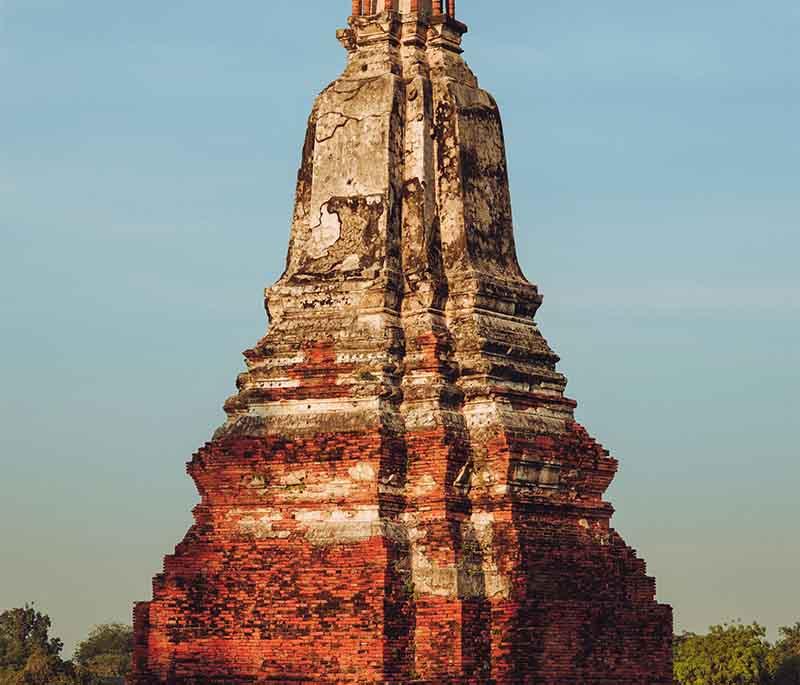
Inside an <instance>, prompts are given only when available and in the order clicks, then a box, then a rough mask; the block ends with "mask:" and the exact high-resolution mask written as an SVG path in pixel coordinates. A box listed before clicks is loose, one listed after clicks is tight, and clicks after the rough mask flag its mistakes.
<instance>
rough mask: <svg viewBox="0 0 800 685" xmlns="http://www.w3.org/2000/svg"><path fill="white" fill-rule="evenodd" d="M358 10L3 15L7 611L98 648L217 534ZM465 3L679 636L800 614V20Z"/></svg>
mask: <svg viewBox="0 0 800 685" xmlns="http://www.w3.org/2000/svg"><path fill="white" fill-rule="evenodd" d="M499 6H502V11H499V12H498V11H497V8H498V7H499ZM348 8H349V2H347V0H313V2H304V3H294V2H288V1H286V0H283V1H281V2H263V0H259V1H256V0H239V1H238V2H236V3H221V2H218V1H216V2H210V1H209V0H192V1H191V2H189V1H187V0H184V1H180V0H178V1H176V2H163V1H162V0H158V1H156V0H142V1H139V2H128V3H120V2H108V0H71V1H70V2H67V1H66V0H0V298H1V299H0V302H1V304H0V308H1V312H0V313H1V316H0V341H2V348H1V349H2V355H0V381H1V382H0V459H1V460H2V470H1V471H0V474H1V475H0V536H2V537H1V538H0V542H2V558H1V559H0V607H10V606H14V605H19V604H21V603H23V602H25V601H29V600H35V601H36V602H37V604H38V605H39V606H40V608H41V609H43V610H46V611H47V612H49V613H50V614H51V615H52V617H53V619H54V623H55V629H56V631H57V632H58V633H59V634H61V635H62V636H64V638H65V639H66V641H67V643H68V647H69V648H70V649H71V646H72V645H73V644H74V641H75V640H77V639H79V638H80V637H81V636H83V635H84V634H85V632H86V631H87V630H88V628H89V627H90V626H91V625H92V624H94V623H98V622H103V621H108V620H128V618H129V613H130V606H131V603H132V602H133V601H134V600H138V599H146V598H148V597H149V594H150V588H149V582H150V578H151V576H152V575H153V574H154V573H156V572H157V571H158V570H159V569H160V563H161V557H162V556H163V555H164V554H165V553H166V552H169V551H170V550H171V548H172V546H173V545H174V544H175V543H176V542H177V541H178V540H179V539H180V538H181V537H182V535H183V533H184V532H185V530H186V528H187V527H188V525H189V522H190V509H191V507H192V506H193V504H194V503H195V501H196V494H195V492H194V488H193V485H192V483H191V481H190V480H189V479H188V477H186V476H185V474H184V472H183V464H184V462H185V461H187V460H188V459H189V458H190V456H191V453H192V452H193V451H194V449H196V448H197V447H198V446H200V445H201V444H202V443H203V442H204V441H206V440H207V439H208V438H209V436H210V434H211V432H212V430H213V429H214V428H215V427H216V426H217V425H218V424H219V423H221V421H222V412H221V409H220V407H221V403H222V401H223V400H224V399H225V397H227V396H228V395H229V394H231V393H232V391H233V389H234V379H235V376H236V374H237V373H238V371H239V370H240V369H242V367H243V365H242V361H241V356H240V352H241V350H244V349H245V348H247V347H248V346H250V345H251V344H252V343H253V342H255V340H256V339H257V338H258V337H259V336H260V335H261V334H262V332H263V330H264V327H265V317H264V314H263V311H262V297H261V290H262V288H263V287H264V286H265V285H267V284H269V283H271V282H272V281H273V280H274V279H275V278H276V277H277V275H278V274H279V272H280V270H281V268H282V265H283V260H284V253H285V248H286V244H287V236H288V228H289V219H290V214H291V202H292V194H293V187H294V176H295V172H296V167H297V163H298V160H299V150H300V145H301V142H302V137H303V133H304V127H305V120H306V117H307V114H308V111H309V109H310V106H311V102H312V99H313V97H314V95H315V94H316V93H317V92H318V91H319V90H320V89H321V88H322V87H324V86H325V85H326V83H327V82H329V81H330V80H332V79H333V78H335V77H336V76H337V74H338V72H339V71H340V69H341V66H342V65H343V60H344V54H343V51H342V49H341V48H340V46H339V45H338V43H337V42H336V40H335V38H334V30H335V29H336V28H337V27H339V26H341V25H343V23H344V21H345V16H346V14H347V10H348ZM459 8H460V14H461V18H462V19H463V20H464V21H465V22H467V23H468V24H469V25H470V27H471V33H470V34H469V35H468V36H467V39H466V50H467V52H466V58H467V60H468V61H469V63H470V65H471V66H472V67H473V68H474V69H475V71H476V72H477V73H478V75H479V77H480V79H481V82H482V84H483V85H484V86H485V87H486V88H488V89H489V90H490V91H491V92H493V93H494V95H495V96H496V98H497V100H498V102H499V103H500V106H501V108H502V111H503V114H504V122H505V130H506V138H507V144H508V148H509V149H508V152H509V160H510V173H511V185H512V194H513V202H514V212H515V220H516V232H517V240H518V245H519V252H520V258H521V261H522V264H523V265H524V268H525V271H526V273H527V274H528V276H529V277H530V278H531V279H532V280H534V281H535V282H537V283H538V284H539V285H540V287H541V289H542V291H543V293H544V295H545V305H544V307H543V309H542V310H541V316H540V321H541V325H542V329H543V331H544V332H545V334H546V336H547V337H548V339H549V340H550V342H551V343H552V344H553V346H554V347H555V348H556V349H557V350H558V351H559V352H560V353H561V355H562V357H563V362H562V364H561V369H562V370H563V371H564V372H565V373H566V374H567V375H568V377H569V378H570V386H569V391H570V394H571V396H573V397H575V398H577V399H578V400H579V402H580V407H579V410H578V416H579V418H580V419H581V420H582V421H583V422H584V423H585V425H586V426H587V427H588V428H589V429H590V431H591V432H592V433H593V434H594V435H595V436H597V437H598V439H600V440H601V441H602V442H603V443H604V444H605V445H606V446H608V447H609V448H610V449H611V450H612V452H613V453H614V454H615V456H617V457H618V458H619V459H620V460H621V471H620V474H619V476H618V478H617V480H616V482H615V484H614V486H613V487H612V490H611V491H610V493H609V496H610V498H611V499H612V501H613V502H614V503H615V505H616V506H617V509H618V514H617V516H616V518H615V522H616V526H617V528H618V529H619V530H620V531H621V532H622V533H623V535H624V536H625V537H626V539H627V540H628V541H629V542H630V543H631V544H632V545H633V546H635V547H636V548H637V549H638V550H639V551H640V553H641V554H642V555H643V556H644V557H645V558H646V559H647V561H648V563H649V568H650V571H651V572H652V573H653V574H655V575H656V576H657V577H658V587H659V597H660V599H662V600H663V601H665V602H669V603H671V604H673V605H674V607H675V611H676V619H677V625H678V627H679V628H687V629H694V630H699V629H703V628H705V627H706V626H707V625H708V624H709V623H712V622H717V621H722V620H725V619H730V618H736V617H741V618H742V619H744V620H752V619H758V620H760V621H762V622H764V623H766V624H767V625H768V626H769V627H770V629H771V630H774V629H775V628H776V627H777V626H778V625H782V624H787V623H790V622H794V621H795V620H800V598H799V597H798V592H797V579H798V576H800V545H799V544H798V520H799V519H800V516H798V514H799V513H800V511H798V509H800V505H799V504H798V480H800V459H798V457H800V440H798V437H797V436H798V419H797V414H798V408H799V404H800V403H799V402H798V386H799V385H800V353H799V352H798V349H800V346H798V342H800V341H799V340H798V338H799V337H800V276H799V275H798V268H797V264H798V255H799V254H800V232H799V231H798V229H799V228H800V192H798V190H799V189H800V135H798V122H800V70H799V68H798V65H800V41H798V35H800V5H798V3H797V2H796V0H770V2H768V3H756V2H753V1H752V0H747V1H744V0H725V1H724V2H723V1H722V0H671V2H667V3H643V2H640V1H639V0H637V1H634V0H617V1H616V2H613V3H592V2H586V1H585V0H580V1H578V0H559V1H558V2H555V1H554V0H538V1H536V2H528V1H525V2H523V1H522V0H506V2H503V3H499V4H498V3H496V2H478V0H460V3H459Z"/></svg>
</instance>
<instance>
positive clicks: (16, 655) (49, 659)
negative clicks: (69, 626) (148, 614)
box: [0, 604, 133, 685]
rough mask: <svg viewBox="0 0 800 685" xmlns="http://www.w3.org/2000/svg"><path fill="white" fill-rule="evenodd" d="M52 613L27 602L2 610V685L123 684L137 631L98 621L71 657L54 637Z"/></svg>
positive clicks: (0, 682)
mask: <svg viewBox="0 0 800 685" xmlns="http://www.w3.org/2000/svg"><path fill="white" fill-rule="evenodd" d="M50 625H51V624H50V617H49V616H47V615H46V614H42V613H41V612H39V611H37V610H36V609H35V608H34V607H33V606H32V605H30V604H26V605H25V606H24V607H22V608H20V609H9V610H8V611H4V612H3V613H2V614H0V685H122V683H124V680H125V676H126V675H127V673H128V671H129V670H130V667H131V659H132V654H133V630H132V629H131V627H130V626H126V625H122V624H119V623H109V624H105V625H100V626H96V627H95V628H94V629H93V630H92V631H91V632H90V633H89V635H87V637H86V639H85V640H83V642H81V643H80V644H79V645H78V647H77V649H76V650H75V654H74V656H73V658H72V659H71V660H67V661H65V660H64V659H62V658H61V651H62V650H63V648H64V643H63V642H62V641H61V640H60V639H59V638H57V637H51V636H50Z"/></svg>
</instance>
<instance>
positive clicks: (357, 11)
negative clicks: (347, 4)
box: [353, 0, 361, 17]
mask: <svg viewBox="0 0 800 685" xmlns="http://www.w3.org/2000/svg"><path fill="white" fill-rule="evenodd" d="M353 16H354V17H360V16H361V0H353Z"/></svg>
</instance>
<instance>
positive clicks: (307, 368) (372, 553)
mask: <svg viewBox="0 0 800 685" xmlns="http://www.w3.org/2000/svg"><path fill="white" fill-rule="evenodd" d="M465 31H466V27H465V26H464V25H463V24H461V23H460V22H458V21H457V20H456V18H455V3H454V2H452V1H450V2H448V1H445V2H439V0H433V1H432V0H376V1H372V2H367V1H364V2H354V3H353V16H352V17H351V18H350V22H349V27H348V28H347V29H345V30H343V31H340V32H339V39H340V40H341V42H342V44H343V45H344V46H345V48H346V49H347V52H348V64H347V67H346V69H345V71H344V74H343V75H342V76H341V77H340V78H339V79H337V80H336V81H334V83H332V84H331V85H330V86H329V87H328V88H326V89H325V90H324V91H323V93H322V94H321V95H320V96H319V97H318V98H317V101H316V102H315V104H314V108H313V111H312V114H311V117H310V120H309V126H308V133H307V136H306V141H305V145H304V148H303V155H302V162H301V166H300V171H299V173H298V181H297V196H296V203H295V210H294V220H293V225H292V233H291V241H290V246H289V254H288V258H287V264H286V270H285V272H284V274H283V275H282V277H281V278H280V280H279V281H278V282H277V283H276V284H275V285H274V286H273V287H271V288H269V289H268V290H267V293H266V306H267V311H268V314H269V317H270V327H269V331H268V333H267V335H266V336H265V337H264V338H263V339H262V340H261V341H259V343H258V344H257V345H256V346H255V347H254V348H253V349H252V350H249V351H248V352H246V353H245V358H246V363H247V370H246V372H245V373H243V374H241V375H240V377H239V378H238V381H237V386H238V393H237V394H236V395H235V396H234V397H232V398H231V399H229V400H228V402H227V403H226V405H225V409H226V412H227V421H226V422H225V424H224V425H223V426H222V427H221V428H220V429H219V430H218V431H217V433H216V434H215V435H214V437H213V439H212V441H211V442H209V443H208V444H206V445H205V447H203V448H202V449H201V450H200V451H199V452H198V453H197V454H195V456H194V458H193V459H192V461H191V462H190V463H189V465H188V470H189V474H190V475H191V476H192V478H193V479H194V481H195V483H196V484H197V488H198V491H199V493H200V496H201V502H200V504H199V505H198V506H197V507H196V509H195V511H194V516H195V523H194V525H193V526H192V528H191V529H190V531H189V532H188V533H187V535H186V537H185V539H184V540H183V541H182V542H181V543H180V544H179V545H178V546H177V547H176V549H175V553H174V554H172V555H170V556H168V557H167V558H166V560H165V563H164V570H163V573H161V574H160V575H159V576H157V577H156V579H155V581H154V583H153V599H152V601H150V602H146V603H142V604H139V605H137V607H136V610H135V624H136V649H135V663H134V671H133V676H132V678H131V683H132V684H133V685H167V684H169V685H190V684H192V685H210V684H212V683H214V684H219V685H222V684H225V685H236V684H241V685H244V684H245V683H246V684H248V685H252V684H256V683H260V684H264V683H284V684H292V683H320V684H323V683H324V684H331V685H332V684H334V683H353V684H355V683H360V684H374V685H377V684H378V683H396V684H400V683H403V684H405V683H429V684H431V685H439V684H452V685H456V684H458V685H466V684H475V685H477V684H489V683H494V684H496V685H512V684H514V685H516V684H531V685H533V684H534V683H535V684H536V685H667V684H669V683H672V674H671V639H672V619H671V611H670V609H669V607H667V606H663V605H659V604H657V603H656V601H655V583H654V581H653V580H652V579H651V578H650V577H648V576H647V575H646V572H645V565H644V562H642V561H641V560H639V559H638V558H637V557H636V555H635V554H634V552H633V551H632V550H631V549H630V548H628V547H627V546H626V545H625V543H624V542H623V541H622V540H621V538H620V537H619V536H618V535H617V534H616V533H615V532H614V530H613V529H612V528H611V527H610V519H611V515H612V507H611V506H610V505H609V504H608V503H606V502H604V501H603V493H604V492H605V491H606V489H607V488H608V486H609V484H610V482H611V480H612V478H613V476H614V473H615V472H616V468H617V463H616V461H615V460H613V459H612V458H611V457H609V455H608V453H607V452H606V451H605V450H604V449H603V448H602V447H601V446H600V445H598V444H597V443H596V442H595V441H594V440H593V439H592V438H591V437H590V436H589V435H588V434H587V432H586V431H585V430H584V429H583V428H582V427H581V426H579V425H578V424H577V423H576V422H575V420H574V413H573V412H574V407H575V403H574V402H573V401H571V400H569V399H567V398H566V397H565V396H564V390H565V386H566V380H565V378H564V377H563V376H562V375H561V374H560V373H559V372H558V371H557V370H556V363H557V361H558V357H557V356H556V355H555V353H554V352H553V351H552V350H551V349H550V347H549V346H548V345H547V343H546V342H545V340H544V338H543V337H542V335H541V333H540V332H539V329H538V328H537V326H536V324H535V322H534V315H535V313H536V311H537V309H538V307H539V305H540V304H541V298H540V296H539V294H538V292H537V289H536V287H535V286H534V285H532V284H531V283H529V282H528V281H527V280H526V279H525V277H524V276H523V274H522V271H521V269H520V267H519V264H518V262H517V257H516V251H515V247H514V238H513V231H512V218H511V204H510V197H509V190H508V178H507V171H506V158H505V147H504V142H503V135H502V128H501V123H500V116H499V112H498V109H497V106H496V104H495V102H494V100H493V99H492V98H491V96H490V95H489V94H488V93H486V92H485V91H483V90H481V89H480V88H479V87H478V83H477V80H476V79H475V76H474V75H473V74H472V72H471V71H470V70H469V68H468V67H467V65H466V64H465V63H464V61H463V59H462V58H461V56H460V53H461V48H460V45H461V37H462V35H463V34H464V32H465Z"/></svg>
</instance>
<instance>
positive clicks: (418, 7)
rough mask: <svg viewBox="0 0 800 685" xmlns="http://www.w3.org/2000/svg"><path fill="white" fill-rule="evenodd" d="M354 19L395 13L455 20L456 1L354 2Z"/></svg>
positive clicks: (394, 0) (379, 0)
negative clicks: (429, 15) (420, 14)
mask: <svg viewBox="0 0 800 685" xmlns="http://www.w3.org/2000/svg"><path fill="white" fill-rule="evenodd" d="M352 3H353V9H352V13H353V16H354V17H362V16H370V15H373V14H380V13H381V12H387V11H393V12H399V13H400V14H410V13H424V14H431V15H433V16H440V15H446V16H448V17H451V18H453V19H455V16H456V0H352Z"/></svg>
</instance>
